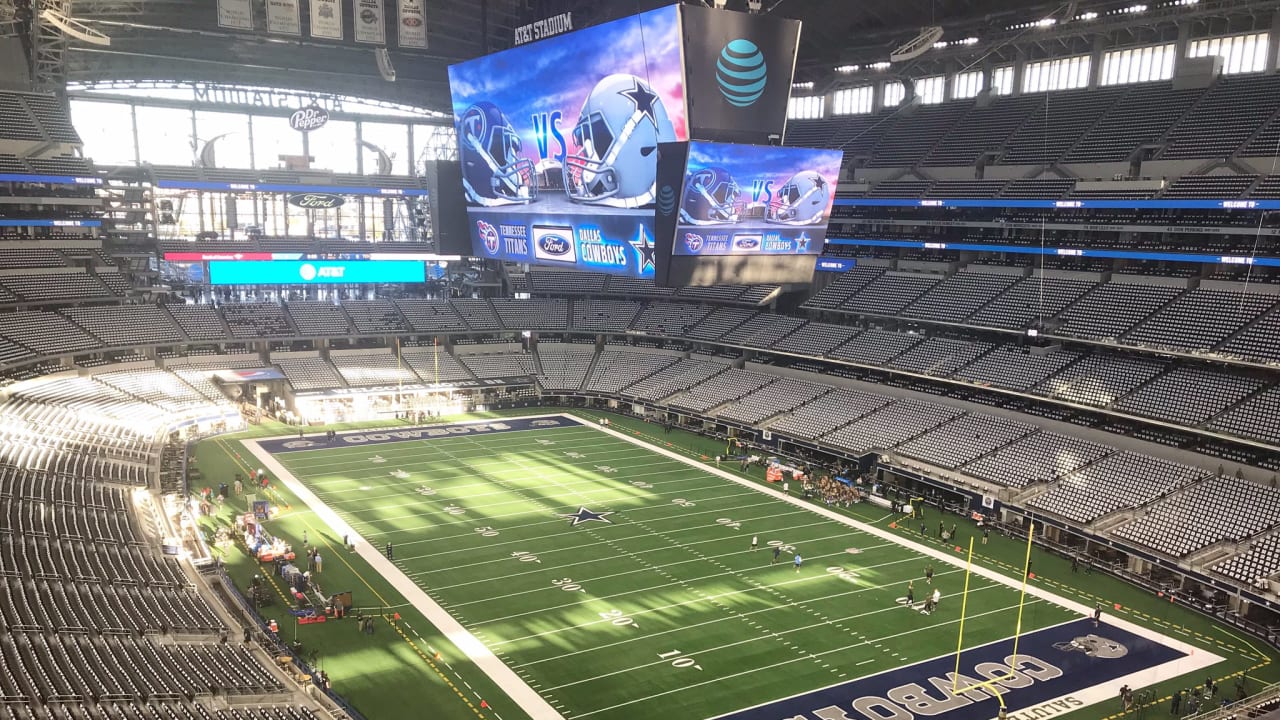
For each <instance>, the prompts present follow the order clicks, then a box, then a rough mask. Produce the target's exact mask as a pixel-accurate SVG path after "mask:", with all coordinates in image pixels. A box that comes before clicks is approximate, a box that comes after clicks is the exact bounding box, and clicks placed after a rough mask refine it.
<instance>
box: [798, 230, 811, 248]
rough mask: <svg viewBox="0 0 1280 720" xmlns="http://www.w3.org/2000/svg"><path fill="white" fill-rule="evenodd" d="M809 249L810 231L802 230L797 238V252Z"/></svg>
mask: <svg viewBox="0 0 1280 720" xmlns="http://www.w3.org/2000/svg"><path fill="white" fill-rule="evenodd" d="M808 249H809V233H806V232H802V233H800V237H798V238H796V252H798V253H802V252H805V251H806V250H808Z"/></svg>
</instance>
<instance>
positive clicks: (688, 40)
mask: <svg viewBox="0 0 1280 720" xmlns="http://www.w3.org/2000/svg"><path fill="white" fill-rule="evenodd" d="M680 19H681V25H682V27H683V36H684V48H683V51H684V66H685V78H686V81H685V84H686V87H685V91H686V93H687V95H688V97H689V127H690V135H691V136H692V137H696V138H698V139H700V140H720V141H724V142H742V143H761V144H763V143H767V142H768V141H769V136H770V135H775V136H778V137H781V136H782V134H783V130H784V129H785V128H786V121H787V102H788V101H789V100H790V98H791V78H792V75H793V73H794V72H795V65H796V48H797V47H798V45H799V42H800V21H799V20H791V19H787V18H782V17H778V16H775V15H751V14H747V13H741V12H728V11H725V10H714V9H712V8H709V7H703V6H701V5H685V6H684V7H682V8H681V12H680Z"/></svg>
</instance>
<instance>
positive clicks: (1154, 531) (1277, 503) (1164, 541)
mask: <svg viewBox="0 0 1280 720" xmlns="http://www.w3.org/2000/svg"><path fill="white" fill-rule="evenodd" d="M1277 524H1280V490H1277V489H1276V488H1270V487H1266V486H1263V485H1259V484H1258V483H1255V482H1250V481H1248V480H1240V479H1237V478H1233V477H1225V476H1221V475H1219V476H1214V477H1211V478H1209V479H1207V480H1205V481H1203V482H1199V483H1196V484H1195V485H1193V486H1191V487H1190V488H1187V489H1186V490H1183V491H1182V492H1179V493H1176V494H1174V495H1171V496H1169V497H1167V498H1164V499H1162V500H1160V501H1158V502H1155V503H1152V504H1151V505H1150V506H1148V507H1146V508H1144V510H1143V512H1142V513H1141V514H1140V515H1139V516H1138V517H1137V518H1136V519H1134V520H1133V521H1132V522H1129V523H1126V524H1124V525H1121V526H1120V527H1119V528H1117V529H1116V530H1115V531H1114V535H1115V536H1116V537H1118V538H1123V539H1125V540H1129V541H1132V542H1135V543H1138V544H1139V545H1143V546H1145V547H1149V548H1151V549H1153V550H1158V551H1160V552H1162V553H1165V554H1167V555H1172V556H1174V557H1183V556H1185V555H1187V554H1188V553H1191V552H1194V551H1196V550H1199V549H1201V548H1203V547H1205V546H1206V545H1210V544H1212V543H1215V542H1220V541H1223V540H1234V541H1240V540H1245V539H1247V538H1249V537H1251V536H1253V535H1256V534H1258V533H1259V532H1262V531H1264V530H1269V529H1271V528H1273V527H1276V525H1277Z"/></svg>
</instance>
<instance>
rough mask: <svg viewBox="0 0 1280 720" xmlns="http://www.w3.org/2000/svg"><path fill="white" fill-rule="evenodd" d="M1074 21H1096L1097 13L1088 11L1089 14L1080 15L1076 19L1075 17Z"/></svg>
mask: <svg viewBox="0 0 1280 720" xmlns="http://www.w3.org/2000/svg"><path fill="white" fill-rule="evenodd" d="M1076 19H1077V20H1097V19H1098V13H1096V12H1093V11H1092V10H1090V11H1089V12H1087V13H1084V14H1082V15H1080V16H1078V17H1076Z"/></svg>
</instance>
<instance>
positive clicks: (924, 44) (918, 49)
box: [889, 25, 942, 62]
mask: <svg viewBox="0 0 1280 720" xmlns="http://www.w3.org/2000/svg"><path fill="white" fill-rule="evenodd" d="M941 39H942V27H941V26H938V25H930V26H929V27H925V28H921V29H920V34H918V35H916V36H915V37H914V38H911V39H910V40H908V41H907V42H905V43H903V44H902V45H901V46H899V47H898V49H896V50H894V51H893V52H892V53H890V54H889V60H891V61H892V62H907V61H909V60H915V59H916V58H918V57H920V56H921V55H923V54H925V53H926V52H927V51H928V50H929V48H931V47H933V46H934V45H935V44H936V43H937V42H938V41H939V40H941Z"/></svg>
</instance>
